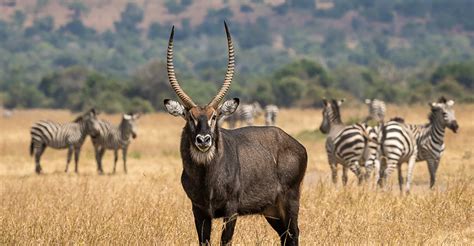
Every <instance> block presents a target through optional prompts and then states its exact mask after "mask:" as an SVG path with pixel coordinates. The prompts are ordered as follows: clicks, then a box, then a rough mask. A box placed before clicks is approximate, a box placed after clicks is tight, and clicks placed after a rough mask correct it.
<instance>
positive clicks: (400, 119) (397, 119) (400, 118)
mask: <svg viewBox="0 0 474 246" xmlns="http://www.w3.org/2000/svg"><path fill="white" fill-rule="evenodd" d="M390 121H396V122H398V123H405V119H404V118H402V117H399V116H396V117H393V118H391V119H390Z"/></svg>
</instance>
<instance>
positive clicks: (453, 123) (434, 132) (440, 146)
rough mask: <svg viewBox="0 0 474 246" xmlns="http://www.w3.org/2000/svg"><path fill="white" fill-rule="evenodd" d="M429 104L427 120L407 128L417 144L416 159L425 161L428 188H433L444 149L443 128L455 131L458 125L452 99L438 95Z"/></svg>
mask: <svg viewBox="0 0 474 246" xmlns="http://www.w3.org/2000/svg"><path fill="white" fill-rule="evenodd" d="M429 106H430V108H431V111H430V114H429V116H428V120H429V122H428V123H427V124H424V125H413V124H409V125H408V128H409V129H410V130H411V131H412V133H413V136H414V137H415V139H416V145H417V146H418V154H417V157H416V161H417V162H418V161H426V162H427V165H428V171H429V173H430V188H433V186H434V184H435V182H436V172H437V170H438V166H439V162H440V159H441V156H442V155H443V152H444V149H445V145H444V134H445V129H446V128H449V129H451V130H452V131H453V132H454V133H456V132H457V130H458V128H459V125H458V122H457V120H456V116H455V112H454V109H453V106H454V101H453V100H447V99H446V98H444V97H440V98H439V99H438V101H437V102H432V103H429Z"/></svg>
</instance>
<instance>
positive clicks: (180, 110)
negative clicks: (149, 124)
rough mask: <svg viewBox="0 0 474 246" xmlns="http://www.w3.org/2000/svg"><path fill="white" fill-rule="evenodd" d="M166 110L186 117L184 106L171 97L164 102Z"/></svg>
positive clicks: (174, 114)
mask: <svg viewBox="0 0 474 246" xmlns="http://www.w3.org/2000/svg"><path fill="white" fill-rule="evenodd" d="M163 103H164V104H165V108H166V111H167V112H168V113H169V114H171V115H173V116H181V117H183V118H184V112H185V109H184V106H183V105H181V103H179V102H177V101H173V100H171V99H165V100H164V102H163Z"/></svg>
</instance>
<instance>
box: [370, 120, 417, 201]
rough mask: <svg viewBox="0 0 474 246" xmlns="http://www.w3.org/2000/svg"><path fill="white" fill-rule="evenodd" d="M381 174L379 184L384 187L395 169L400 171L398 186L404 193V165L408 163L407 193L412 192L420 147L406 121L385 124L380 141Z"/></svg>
mask: <svg viewBox="0 0 474 246" xmlns="http://www.w3.org/2000/svg"><path fill="white" fill-rule="evenodd" d="M379 151H380V166H381V167H380V174H379V180H378V183H379V185H380V186H383V183H385V182H386V180H387V178H388V177H389V176H390V174H391V173H392V172H393V170H394V169H395V168H397V171H398V185H399V186H400V191H401V192H402V191H403V174H402V164H403V163H405V162H407V163H408V171H407V180H406V191H407V193H409V192H410V185H411V181H412V177H413V168H414V167H415V161H416V156H417V154H418V146H417V144H416V139H415V136H414V135H413V133H412V131H411V130H410V128H409V126H408V125H407V124H405V120H404V119H402V118H399V117H396V118H393V119H391V120H390V121H389V122H387V123H385V124H383V126H382V128H381V140H380V149H379Z"/></svg>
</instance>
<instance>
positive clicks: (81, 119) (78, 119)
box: [73, 108, 97, 123]
mask: <svg viewBox="0 0 474 246" xmlns="http://www.w3.org/2000/svg"><path fill="white" fill-rule="evenodd" d="M89 113H93V114H94V115H96V114H97V112H96V110H95V108H91V109H90V110H88V111H87V112H86V113H84V114H82V115H79V116H78V117H77V118H76V119H74V121H73V122H74V123H79V122H81V121H83V120H84V116H86V115H87V114H89Z"/></svg>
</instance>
